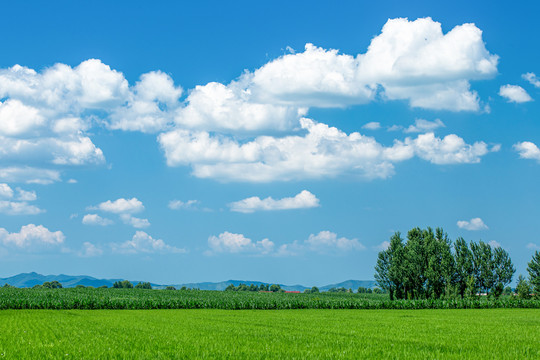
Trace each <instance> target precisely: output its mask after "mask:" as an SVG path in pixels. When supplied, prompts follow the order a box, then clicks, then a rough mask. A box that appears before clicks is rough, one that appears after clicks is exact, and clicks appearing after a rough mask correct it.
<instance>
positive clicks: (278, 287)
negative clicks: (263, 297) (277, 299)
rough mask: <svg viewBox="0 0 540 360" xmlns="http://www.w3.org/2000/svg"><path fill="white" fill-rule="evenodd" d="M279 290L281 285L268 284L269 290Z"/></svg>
mask: <svg viewBox="0 0 540 360" xmlns="http://www.w3.org/2000/svg"><path fill="white" fill-rule="evenodd" d="M280 290H281V286H279V285H277V284H272V285H270V291H271V292H278V291H280Z"/></svg>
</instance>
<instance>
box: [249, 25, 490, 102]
mask: <svg viewBox="0 0 540 360" xmlns="http://www.w3.org/2000/svg"><path fill="white" fill-rule="evenodd" d="M497 63H498V57H497V56H496V55H492V54H490V53H489V52H488V51H487V50H486V48H485V45H484V42H483V40H482V31H481V30H480V29H478V28H477V27H476V26H475V25H474V24H463V25H460V26H456V27H455V28H453V29H452V30H451V31H450V32H448V33H447V34H443V33H442V28H441V24H440V23H438V22H434V21H433V20H431V19H430V18H424V19H417V20H415V21H408V20H407V19H390V20H388V22H387V23H386V24H385V25H384V27H383V29H382V31H381V34H380V35H378V36H376V37H375V38H373V40H372V41H371V44H370V45H369V47H368V50H367V52H366V53H365V54H358V55H357V56H351V55H346V54H339V53H338V51H337V50H325V49H322V48H319V47H316V46H314V45H312V44H307V45H306V47H305V51H304V52H302V53H295V54H287V55H284V56H282V57H280V58H278V59H276V60H274V61H271V62H269V63H268V64H266V65H264V66H263V67H261V68H260V69H258V70H256V71H255V72H254V73H253V74H245V75H244V76H243V77H244V81H250V82H251V84H252V85H251V86H250V87H249V88H250V90H251V91H252V93H253V95H254V97H255V98H256V99H259V100H261V101H263V102H269V103H279V104H289V105H296V106H316V107H343V106H346V105H350V104H362V103H366V102H369V101H372V100H373V99H374V98H375V94H376V92H377V87H378V86H381V87H382V89H383V94H384V96H386V97H387V98H388V99H390V100H408V101H409V103H410V105H411V106H413V107H422V108H429V109H445V110H451V111H462V110H466V111H478V110H479V109H480V104H479V98H478V95H477V93H476V92H475V91H471V90H470V84H469V81H470V80H479V79H486V78H490V77H493V76H494V75H495V74H496V73H497Z"/></svg>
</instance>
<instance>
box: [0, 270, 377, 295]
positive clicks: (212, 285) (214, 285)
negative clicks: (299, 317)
mask: <svg viewBox="0 0 540 360" xmlns="http://www.w3.org/2000/svg"><path fill="white" fill-rule="evenodd" d="M122 280H126V279H98V278H95V277H93V276H89V275H65V274H59V275H42V274H38V273H36V272H30V273H20V274H17V275H14V276H10V277H6V278H0V286H2V285H4V284H8V285H11V286H15V287H18V288H27V287H33V286H35V285H41V284H43V283H44V282H46V281H49V282H50V281H58V282H60V283H61V284H62V286H63V287H66V288H71V287H76V286H77V285H83V286H93V287H99V286H104V285H105V286H107V287H112V286H113V284H114V283H115V282H116V281H122ZM129 281H130V282H132V283H134V284H137V283H139V282H143V281H133V280H129ZM151 284H152V287H153V288H154V289H163V288H165V287H167V286H174V287H176V288H177V289H179V288H181V287H183V286H185V287H187V288H191V289H200V290H219V291H223V290H225V289H226V288H227V286H229V285H231V284H232V285H234V286H238V285H239V284H247V285H251V284H255V285H257V286H260V285H261V284H272V283H268V282H263V281H250V280H226V281H219V282H198V283H184V284H154V283H151ZM278 285H280V286H281V288H282V289H284V290H285V291H304V290H305V289H311V286H304V285H300V284H296V285H286V284H278ZM359 286H363V287H366V288H374V287H375V286H376V283H375V281H373V280H346V281H342V282H340V283H335V284H329V285H324V286H320V287H319V289H320V290H321V291H327V290H329V289H331V288H340V287H344V288H346V289H353V290H356V289H358V287H359Z"/></svg>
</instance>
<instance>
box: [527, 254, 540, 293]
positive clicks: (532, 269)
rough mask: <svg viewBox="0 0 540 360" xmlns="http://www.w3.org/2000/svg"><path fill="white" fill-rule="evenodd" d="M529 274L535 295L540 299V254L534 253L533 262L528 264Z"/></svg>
mask: <svg viewBox="0 0 540 360" xmlns="http://www.w3.org/2000/svg"><path fill="white" fill-rule="evenodd" d="M527 272H528V273H529V281H530V284H531V286H532V290H533V292H534V295H535V296H536V297H540V252H538V251H535V252H534V255H533V257H532V259H531V261H530V262H529V263H528V264H527Z"/></svg>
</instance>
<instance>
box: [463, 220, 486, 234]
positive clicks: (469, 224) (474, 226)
mask: <svg viewBox="0 0 540 360" xmlns="http://www.w3.org/2000/svg"><path fill="white" fill-rule="evenodd" d="M457 226H458V227H459V228H460V229H465V230H470V231H477V230H487V229H489V228H488V227H487V225H486V224H484V222H483V221H482V219H480V218H473V219H471V220H469V221H466V220H460V221H458V222H457Z"/></svg>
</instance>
